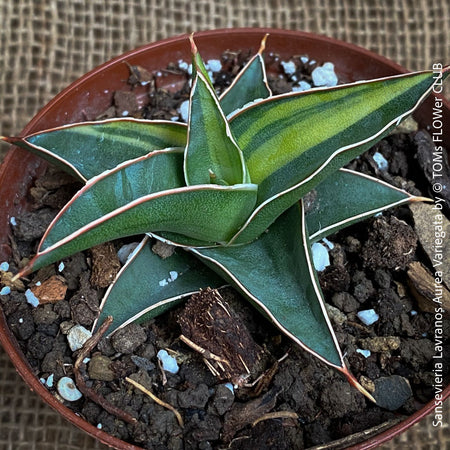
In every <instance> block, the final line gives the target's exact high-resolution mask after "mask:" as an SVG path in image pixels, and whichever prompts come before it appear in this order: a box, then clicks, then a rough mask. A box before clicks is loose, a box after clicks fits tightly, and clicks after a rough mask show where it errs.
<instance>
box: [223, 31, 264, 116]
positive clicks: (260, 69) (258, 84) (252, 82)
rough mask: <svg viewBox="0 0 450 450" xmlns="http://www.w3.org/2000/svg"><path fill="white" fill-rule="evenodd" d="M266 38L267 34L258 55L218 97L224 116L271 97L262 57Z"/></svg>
mask: <svg viewBox="0 0 450 450" xmlns="http://www.w3.org/2000/svg"><path fill="white" fill-rule="evenodd" d="M267 36H268V35H267V34H266V36H264V38H263V40H262V42H261V47H260V49H259V51H258V53H257V54H256V55H255V56H254V57H253V58H251V59H250V61H248V63H247V64H246V65H245V66H244V67H243V68H242V70H241V71H240V72H239V73H238V75H237V76H236V78H235V79H234V80H233V82H232V83H231V85H230V86H229V87H228V89H227V90H226V91H224V92H223V94H222V95H221V96H220V105H221V107H222V110H223V112H224V113H225V114H226V115H228V114H230V113H232V112H233V111H236V110H238V109H239V108H242V107H243V106H244V105H246V104H247V103H251V102H253V101H255V100H257V99H264V98H267V97H270V96H271V95H272V91H271V90H270V87H269V84H268V82H267V75H266V68H265V65H264V58H263V55H262V53H263V51H264V48H265V45H266V39H267Z"/></svg>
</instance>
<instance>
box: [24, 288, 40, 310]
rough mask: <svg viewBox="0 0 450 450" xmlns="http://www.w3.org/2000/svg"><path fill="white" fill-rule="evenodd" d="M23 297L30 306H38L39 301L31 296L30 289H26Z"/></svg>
mask: <svg viewBox="0 0 450 450" xmlns="http://www.w3.org/2000/svg"><path fill="white" fill-rule="evenodd" d="M25 297H26V299H27V302H28V303H29V304H30V305H31V306H34V307H36V306H38V305H39V299H38V298H37V297H36V296H35V295H34V294H33V292H31V289H27V290H26V291H25Z"/></svg>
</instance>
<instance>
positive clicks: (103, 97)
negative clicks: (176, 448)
mask: <svg viewBox="0 0 450 450" xmlns="http://www.w3.org/2000/svg"><path fill="white" fill-rule="evenodd" d="M266 32H268V33H270V38H269V40H268V44H267V49H268V52H274V53H277V54H279V55H280V57H281V58H289V57H290V56H292V55H298V54H308V55H310V56H311V57H313V58H314V59H316V60H319V61H332V62H333V63H334V64H335V70H336V73H337V74H338V77H339V79H340V80H341V81H354V80H363V79H370V78H377V77H383V76H388V75H393V74H397V73H404V72H406V70H405V69H404V68H402V67H401V66H399V65H397V64H395V63H394V62H392V61H390V60H388V59H386V58H384V57H382V56H379V55H376V54H374V53H371V52H369V51H367V50H365V49H363V48H360V47H357V46H355V45H352V44H348V43H345V42H340V41H337V40H334V39H330V38H327V37H323V36H318V35H314V34H310V33H303V32H295V31H283V30H271V29H258V28H253V29H225V30H214V31H206V32H200V33H198V34H196V42H197V45H198V47H199V49H200V51H201V53H202V56H203V57H204V58H205V59H210V58H217V57H220V55H221V54H222V53H223V52H224V51H225V50H227V49H236V50H238V49H249V50H250V51H251V52H253V53H254V52H256V51H257V50H258V48H259V44H260V40H261V38H262V36H263V35H264V33H266ZM179 59H183V60H184V61H189V60H190V46H189V42H188V39H187V36H186V35H184V36H179V37H175V38H171V39H166V40H163V41H160V42H157V43H154V44H149V45H146V46H144V47H141V48H139V49H137V50H133V51H131V52H128V53H126V54H124V55H122V56H120V57H118V58H115V59H113V60H112V61H110V62H108V63H106V64H104V65H102V66H100V67H98V68H96V69H94V70H93V71H91V72H89V73H88V74H86V75H84V76H83V77H82V78H80V79H79V80H77V81H75V82H74V83H72V84H71V85H70V86H69V87H68V88H66V89H65V90H64V91H63V92H61V93H60V94H59V95H57V96H56V97H55V98H54V99H53V100H52V101H51V102H50V103H49V104H48V105H46V106H45V107H44V108H43V109H42V110H41V111H40V112H39V113H38V114H37V115H36V116H35V117H34V118H33V120H32V121H31V122H30V123H29V124H28V125H27V126H26V128H25V129H24V130H23V132H22V133H23V134H27V133H31V132H36V131H39V130H43V129H47V128H50V127H52V126H56V125H61V124H66V123H71V122H77V121H82V120H84V119H85V117H86V114H87V115H89V116H95V115H96V114H99V113H101V112H103V111H104V110H105V109H106V108H107V107H108V106H109V105H110V104H111V99H112V95H113V92H114V91H115V90H117V89H121V88H123V80H126V79H127V78H128V75H129V69H128V66H127V65H126V64H125V62H127V63H128V64H131V65H140V66H143V67H145V68H146V69H147V70H149V71H158V70H160V69H163V68H165V67H167V65H168V64H169V63H171V62H176V61H178V60H179ZM158 83H159V85H160V86H165V87H167V88H169V89H173V87H174V83H175V84H176V83H177V79H176V78H172V77H171V76H170V75H169V76H167V77H160V78H159V80H158ZM142 94H143V95H145V94H144V91H143V92H142ZM444 103H445V102H444ZM433 104H434V98H433V97H432V96H430V97H428V99H427V100H426V101H425V102H424V103H423V105H422V106H421V107H420V109H419V110H418V111H417V113H416V114H415V118H416V120H418V122H419V123H420V124H421V126H422V127H424V126H426V125H430V123H431V121H432V107H433ZM443 116H444V118H443V120H444V123H445V124H446V125H447V128H448V127H450V105H449V104H448V103H445V104H444V110H443ZM444 129H445V127H444ZM444 141H445V145H446V146H447V148H450V136H449V135H447V136H444ZM45 166H46V165H45V163H44V162H43V161H42V160H40V159H38V158H36V157H34V156H33V155H31V154H29V153H27V152H25V151H23V150H21V149H18V148H14V149H12V150H11V151H10V152H9V153H8V154H7V156H6V157H5V160H4V162H3V164H2V165H1V167H0V198H1V201H2V207H1V208H0V261H4V260H6V259H7V258H8V256H9V255H10V253H11V249H10V246H9V240H8V234H9V232H10V229H9V220H10V218H11V217H13V216H15V215H17V214H19V213H20V211H22V210H23V209H24V208H25V209H26V208H27V206H28V203H27V191H28V189H29V187H30V185H31V183H32V182H33V180H34V179H35V178H36V177H37V176H38V175H39V174H41V173H42V172H43V170H44V169H45ZM0 342H1V343H2V345H3V347H4V348H5V350H6V352H7V353H8V354H9V356H10V357H11V360H12V361H13V363H14V365H15V367H16V369H17V371H18V372H19V373H20V375H21V376H22V378H23V379H24V380H25V382H26V383H27V384H28V386H29V387H30V388H31V389H32V390H33V391H35V392H36V393H37V394H39V395H40V396H41V397H42V398H43V399H44V401H45V402H46V403H48V404H49V405H50V406H51V407H53V408H54V409H56V410H57V411H58V412H59V413H60V414H62V415H63V416H64V417H65V418H66V419H68V420H69V421H70V422H72V423H73V424H75V425H76V426H78V427H79V428H81V429H82V430H84V431H86V432H87V433H89V434H90V435H92V436H94V437H95V438H97V439H99V440H100V441H101V442H103V443H105V444H107V445H109V446H112V447H114V448H117V449H137V448H138V447H135V446H133V445H131V444H127V443H126V442H123V441H121V440H119V439H117V438H113V437H111V436H110V435H108V434H107V433H105V432H104V431H101V430H99V429H97V428H96V427H94V426H93V425H91V424H89V423H88V422H86V421H84V420H83V419H82V418H80V417H79V416H77V415H75V414H74V413H73V412H72V411H71V410H70V409H68V408H67V407H65V406H64V405H62V404H61V403H59V402H58V400H56V398H55V397H54V396H53V395H52V394H51V393H50V392H49V391H48V390H47V389H46V388H45V387H44V386H43V385H42V384H41V382H40V381H39V380H38V379H37V378H36V376H35V375H34V374H33V372H32V370H31V367H30V366H29V364H28V362H27V360H26V359H25V357H24V355H23V353H22V352H21V350H20V348H19V346H18V344H17V341H16V339H15V337H14V336H13V334H12V333H11V331H10V330H9V328H8V326H7V324H6V320H5V317H4V315H3V313H1V314H0ZM443 396H444V398H447V397H449V396H450V386H449V387H447V388H446V389H445V391H444V394H443ZM433 408H434V402H433V401H432V402H430V403H428V404H427V405H426V406H425V407H423V408H422V409H421V410H419V411H417V412H416V413H415V414H413V415H412V416H410V417H409V418H408V419H406V420H404V421H402V422H401V423H399V424H397V425H396V426H394V427H392V428H389V429H388V430H387V431H384V432H382V433H379V434H377V435H376V436H374V437H371V438H369V439H367V440H365V441H364V442H362V443H359V444H357V445H356V446H354V447H352V448H355V449H356V448H357V449H369V448H373V447H376V446H377V445H379V444H381V443H382V442H385V441H387V440H389V439H391V438H392V437H394V436H395V435H397V434H399V433H402V432H403V431H405V430H406V429H407V428H409V427H410V426H411V425H413V424H414V423H416V422H418V421H419V420H420V419H422V418H423V417H424V416H425V415H427V414H429V413H431V412H432V411H433ZM365 438H366V437H365ZM365 438H364V439H365ZM349 444H350V442H349ZM350 445H351V444H350Z"/></svg>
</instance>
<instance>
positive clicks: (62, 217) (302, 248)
mask: <svg viewBox="0 0 450 450" xmlns="http://www.w3.org/2000/svg"><path fill="white" fill-rule="evenodd" d="M191 46H192V54H193V71H192V87H191V94H190V102H189V120H188V123H187V125H186V124H184V123H178V122H171V121H162V120H138V119H131V118H126V119H111V120H104V121H98V122H84V123H78V124H71V125H66V126H62V127H58V128H54V129H50V130H47V131H42V132H39V133H35V134H31V135H28V136H25V137H20V138H9V137H2V138H1V139H2V140H4V141H7V142H10V143H12V144H15V145H18V146H20V147H23V148H25V149H28V150H29V151H31V152H33V153H36V154H38V155H40V156H42V157H43V158H45V159H47V160H48V161H50V162H52V163H54V164H56V165H58V166H59V167H61V168H63V169H64V170H65V171H67V172H68V173H69V174H71V175H73V176H75V177H76V178H78V179H79V180H81V181H82V182H83V183H84V186H83V188H82V189H81V190H80V191H79V192H78V193H77V194H76V195H75V196H74V197H73V198H72V199H71V200H70V201H69V203H68V204H67V205H66V206H65V207H64V208H63V209H62V210H61V211H60V212H59V214H58V215H57V217H56V218H55V219H54V220H53V222H52V223H51V224H50V226H49V227H48V229H47V231H46V232H45V234H44V236H43V238H42V241H41V242H40V245H39V248H38V251H37V254H36V255H35V256H34V257H33V258H32V259H31V261H30V262H29V263H28V264H27V265H26V266H25V267H24V268H23V269H22V270H21V272H20V273H19V274H18V275H17V277H23V276H26V275H27V274H29V273H31V272H32V271H35V270H37V269H39V268H42V267H43V266H46V265H48V264H52V263H55V262H57V261H60V260H61V259H63V258H65V257H67V256H69V255H72V254H74V253H76V252H79V251H82V250H85V249H88V248H90V247H93V246H95V245H97V244H100V243H103V242H105V241H109V240H113V239H118V238H123V237H126V236H131V235H141V236H144V237H143V239H142V241H141V243H140V244H139V245H138V247H137V248H136V249H135V250H134V252H133V253H132V254H131V255H130V257H129V258H128V260H127V262H126V264H125V265H124V266H123V267H122V269H121V270H120V272H119V274H118V276H117V278H116V279H115V280H114V282H113V283H112V284H111V286H110V287H109V289H108V290H107V292H106V295H105V297H104V299H103V301H102V305H101V313H100V317H99V319H98V321H97V323H101V322H102V321H103V319H104V318H105V317H106V316H113V318H114V323H113V328H112V330H117V329H118V328H119V327H123V326H124V325H126V324H128V323H130V322H132V321H135V320H143V319H148V318H152V317H155V316H157V315H159V314H161V313H162V312H164V311H166V310H167V309H168V308H171V307H172V306H174V305H176V304H178V303H179V302H180V301H182V299H183V298H185V297H187V296H189V295H191V294H193V293H194V292H197V291H199V290H200V289H203V288H206V287H213V288H214V287H219V286H222V285H224V284H225V283H224V280H225V282H226V283H229V284H231V285H232V286H234V287H235V288H236V289H237V290H238V291H239V292H241V293H242V294H243V296H244V297H245V298H247V299H248V300H250V302H251V303H252V304H253V305H254V306H255V307H256V308H257V309H258V310H259V311H260V312H261V313H262V314H264V315H265V316H266V317H268V318H269V319H270V320H271V321H272V322H273V323H274V324H275V325H276V326H277V327H279V329H280V330H281V331H282V332H283V333H285V334H286V335H287V336H289V337H290V338H291V339H292V340H293V341H294V342H296V343H297V344H298V345H300V346H301V347H302V348H304V349H305V350H306V351H308V352H310V353H311V354H313V355H314V356H316V357H317V358H319V359H320V360H321V361H323V362H324V363H326V364H328V365H330V366H332V367H334V368H336V369H337V370H339V371H340V372H342V373H343V374H344V375H345V376H346V377H347V379H348V380H349V381H350V382H351V383H352V384H353V385H354V386H355V387H357V388H358V389H359V390H360V391H361V392H363V393H364V394H365V395H366V396H368V397H369V398H371V396H370V394H369V393H368V392H366V391H365V390H364V388H362V387H361V386H360V385H359V383H358V381H357V380H356V379H355V378H354V376H353V375H351V373H350V372H349V370H348V368H347V367H346V365H345V362H344V358H343V356H342V353H341V351H340V349H339V346H338V343H337V339H336V336H335V334H334V332H333V329H332V326H331V323H330V320H329V318H328V316H327V313H326V309H325V303H324V299H323V294H322V292H321V289H320V285H319V282H318V277H317V273H316V270H315V268H314V265H313V262H312V254H311V245H312V244H313V243H314V242H316V241H318V240H320V239H322V238H323V237H325V236H327V235H329V234H331V233H334V232H336V231H337V230H339V229H341V228H343V227H345V226H348V225H349V224H352V223H355V222H357V221H360V220H362V219H364V218H366V217H370V216H372V215H374V214H376V213H378V212H380V211H382V210H385V209H387V208H390V207H392V206H396V205H399V204H403V203H406V202H411V201H417V200H422V198H418V197H414V196H411V195H410V194H408V193H407V192H405V191H402V190H399V189H397V188H394V187H392V186H389V185H388V184H386V183H383V182H381V181H379V180H377V179H374V178H371V177H369V176H366V175H362V174H359V173H356V172H354V171H350V170H345V169H341V167H342V166H343V165H345V164H346V163H348V162H349V161H350V160H352V159H353V158H355V157H357V156H358V155H360V154H361V153H363V152H364V151H365V150H367V149H368V148H369V147H371V146H372V145H373V144H374V143H376V142H377V141H378V140H380V139H382V138H383V137H385V136H386V135H387V134H389V133H390V132H391V131H392V130H393V129H394V128H395V127H396V126H397V125H398V124H399V123H400V122H401V121H402V119H404V118H405V117H407V116H408V115H409V114H411V113H412V111H414V109H415V108H416V107H417V106H418V104H419V103H420V102H421V101H422V100H423V99H424V98H425V97H426V96H427V95H428V94H429V93H430V91H431V90H432V88H433V85H434V83H436V82H438V81H439V82H442V80H441V78H442V77H445V76H447V75H448V73H449V70H450V68H449V67H447V68H445V69H444V70H443V71H442V73H440V74H436V72H431V71H423V72H416V73H408V74H404V75H397V76H393V77H389V78H382V79H377V80H371V81H364V82H356V83H351V84H345V85H340V86H336V87H333V88H315V89H311V90H308V91H304V92H292V93H288V94H282V95H272V93H271V90H270V88H269V86H268V83H267V77H266V72H265V66H264V60H263V54H262V53H263V50H264V46H265V38H264V39H263V42H262V44H261V48H260V50H259V52H258V53H257V54H256V55H255V56H254V57H253V58H252V59H251V60H250V61H249V62H248V63H247V64H246V65H245V67H244V68H243V69H242V70H241V72H240V73H239V74H238V76H237V77H236V79H235V80H234V81H233V83H232V84H231V86H230V87H229V88H228V89H227V90H226V91H225V92H224V93H223V94H222V95H221V96H220V97H218V96H217V95H216V93H215V91H214V88H213V86H212V84H211V81H210V79H209V77H208V74H207V71H206V69H205V66H204V64H203V62H202V60H201V57H200V55H199V53H198V51H197V49H196V46H195V44H194V41H193V39H191ZM438 75H439V76H438ZM311 192H312V193H313V194H312V195H309V196H308V199H309V201H310V202H311V201H312V205H309V206H308V208H307V211H306V210H305V205H304V202H303V200H302V199H303V198H304V197H305V196H306V195H307V194H308V193H311ZM151 238H153V239H158V240H162V241H164V242H165V243H168V244H169V245H173V246H176V247H177V248H176V251H175V252H174V253H173V254H172V256H170V257H168V258H166V259H162V258H161V257H159V256H158V255H156V254H155V253H153V252H152V250H151V248H150V240H151Z"/></svg>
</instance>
